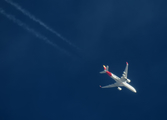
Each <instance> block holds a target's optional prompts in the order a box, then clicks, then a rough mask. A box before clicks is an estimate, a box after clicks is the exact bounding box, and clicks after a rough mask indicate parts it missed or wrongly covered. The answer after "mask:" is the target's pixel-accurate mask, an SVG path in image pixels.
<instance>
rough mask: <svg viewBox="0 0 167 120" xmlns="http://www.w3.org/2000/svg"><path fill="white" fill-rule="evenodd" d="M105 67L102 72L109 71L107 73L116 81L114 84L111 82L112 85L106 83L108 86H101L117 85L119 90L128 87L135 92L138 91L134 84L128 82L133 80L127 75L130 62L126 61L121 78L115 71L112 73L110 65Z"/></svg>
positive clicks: (110, 86)
mask: <svg viewBox="0 0 167 120" xmlns="http://www.w3.org/2000/svg"><path fill="white" fill-rule="evenodd" d="M103 67H104V70H103V71H101V72H100V73H101V74H103V73H107V75H108V76H110V77H111V78H112V79H114V80H115V81H116V82H115V83H114V84H110V85H106V86H101V85H100V87H101V88H112V87H117V88H118V90H122V88H121V87H126V88H128V89H129V90H131V91H132V92H134V93H136V92H137V91H136V89H135V88H134V87H133V86H131V85H130V84H128V83H130V82H131V80H130V79H128V78H127V76H128V62H126V67H125V70H124V72H123V74H122V77H121V78H119V77H117V76H116V75H114V74H113V73H111V72H110V71H109V66H108V65H107V67H106V66H105V65H103Z"/></svg>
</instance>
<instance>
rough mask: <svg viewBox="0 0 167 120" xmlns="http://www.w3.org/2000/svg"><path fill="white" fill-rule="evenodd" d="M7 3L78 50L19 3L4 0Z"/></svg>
mask: <svg viewBox="0 0 167 120" xmlns="http://www.w3.org/2000/svg"><path fill="white" fill-rule="evenodd" d="M5 1H6V2H7V3H9V4H10V5H12V6H13V7H15V8H16V9H17V10H19V11H20V12H22V13H23V14H24V15H26V16H28V17H29V18H30V19H31V20H33V21H35V22H37V23H38V24H40V25H41V26H43V27H44V28H45V29H46V30H48V31H50V32H52V33H53V34H55V35H56V36H58V37H59V38H61V39H62V40H63V41H65V42H66V43H68V44H69V45H71V46H72V47H74V48H76V49H78V50H79V48H78V47H76V46H75V45H73V44H72V43H71V42H69V41H68V40H67V39H65V38H64V37H63V36H61V35H60V34H59V33H58V32H56V31H55V30H53V29H52V28H50V27H49V26H47V25H46V24H45V23H43V22H42V21H41V20H39V19H38V18H36V17H35V16H34V15H32V14H31V13H30V12H28V11H27V10H25V9H23V8H22V7H21V6H20V5H18V4H17V3H14V2H12V1H11V0H5Z"/></svg>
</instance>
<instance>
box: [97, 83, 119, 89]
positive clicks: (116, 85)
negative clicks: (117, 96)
mask: <svg viewBox="0 0 167 120" xmlns="http://www.w3.org/2000/svg"><path fill="white" fill-rule="evenodd" d="M118 86H120V84H118V83H114V84H110V85H106V86H100V87H101V88H112V87H118Z"/></svg>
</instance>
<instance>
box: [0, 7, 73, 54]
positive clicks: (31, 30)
mask: <svg viewBox="0 0 167 120" xmlns="http://www.w3.org/2000/svg"><path fill="white" fill-rule="evenodd" d="M0 13H1V14H2V15H4V16H6V17H7V18H8V19H10V20H12V21H13V22H14V23H16V24H17V25H19V26H20V27H22V28H24V29H25V30H27V31H28V32H30V33H32V34H33V35H35V36H36V37H37V38H39V39H41V40H44V41H45V42H46V43H48V44H50V45H52V46H54V47H55V48H57V49H58V50H59V51H61V52H63V53H65V54H67V55H68V56H71V55H70V54H69V53H68V52H67V51H65V50H64V49H62V48H60V47H59V46H58V45H56V44H54V43H52V42H51V40H49V39H48V38H47V37H45V36H43V35H42V34H40V33H39V32H37V31H35V30H34V29H32V28H30V27H29V26H28V25H26V24H25V23H23V22H22V21H20V20H19V19H17V18H15V17H14V16H13V15H10V14H8V13H6V12H5V11H4V10H3V9H2V8H0Z"/></svg>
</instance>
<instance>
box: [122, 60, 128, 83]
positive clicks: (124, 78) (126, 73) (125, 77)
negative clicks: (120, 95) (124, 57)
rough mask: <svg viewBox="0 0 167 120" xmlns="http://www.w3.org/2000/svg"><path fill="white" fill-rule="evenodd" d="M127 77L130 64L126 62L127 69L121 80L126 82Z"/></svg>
mask: <svg viewBox="0 0 167 120" xmlns="http://www.w3.org/2000/svg"><path fill="white" fill-rule="evenodd" d="M127 77H128V62H126V67H125V70H124V72H123V74H122V77H121V80H122V81H126V80H127Z"/></svg>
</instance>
